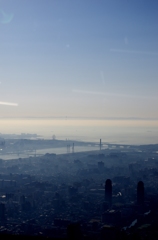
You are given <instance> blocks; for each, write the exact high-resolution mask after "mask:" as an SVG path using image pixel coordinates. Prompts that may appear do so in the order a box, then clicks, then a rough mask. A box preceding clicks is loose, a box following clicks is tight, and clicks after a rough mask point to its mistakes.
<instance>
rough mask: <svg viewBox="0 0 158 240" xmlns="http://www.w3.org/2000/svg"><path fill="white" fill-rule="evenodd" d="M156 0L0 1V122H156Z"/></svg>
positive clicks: (157, 36)
mask: <svg viewBox="0 0 158 240" xmlns="http://www.w3.org/2000/svg"><path fill="white" fill-rule="evenodd" d="M157 23H158V1H157V0H152V1H149V0H119V1H118V0H75V1H74V0H0V112H1V114H0V116H1V117H74V118H77V117H86V118H141V119H143V118H145V119H146V118H148V119H153V118H154V119H155V118H158V111H157V104H158V94H157V89H158V67H157V66H158V24H157Z"/></svg>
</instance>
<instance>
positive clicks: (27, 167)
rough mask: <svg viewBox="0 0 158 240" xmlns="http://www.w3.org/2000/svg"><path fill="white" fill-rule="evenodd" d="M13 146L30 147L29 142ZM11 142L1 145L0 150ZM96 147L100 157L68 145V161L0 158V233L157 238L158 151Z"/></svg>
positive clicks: (63, 157) (61, 156)
mask: <svg viewBox="0 0 158 240" xmlns="http://www.w3.org/2000/svg"><path fill="white" fill-rule="evenodd" d="M14 141H15V139H14ZM31 141H36V140H31ZM40 141H41V147H42V144H43V146H44V147H48V146H46V145H47V144H48V142H49V145H50V143H51V142H52V144H53V142H54V144H59V143H60V145H61V143H62V141H60V140H56V139H53V140H50V141H48V140H40ZM15 142H16V145H18V144H20V146H21V142H23V149H25V148H26V146H27V147H28V140H27V141H25V140H24V139H23V140H22V139H16V141H15ZM25 142H26V143H27V144H25ZM65 142H66V141H63V144H65ZM11 143H13V140H12V141H11V140H10V141H9V142H8V141H7V140H4V139H1V150H2V149H3V151H6V152H7V149H10V147H11V146H10V145H12V144H11ZM66 144H67V143H66ZM70 144H72V142H70ZM84 144H85V143H84ZM100 144H101V142H100ZM100 144H98V150H97V151H87V152H78V153H76V152H75V147H74V145H72V146H73V147H74V149H73V148H72V150H73V151H72V150H71V151H70V152H68V153H66V154H59V155H57V154H49V153H47V154H45V155H42V156H36V155H34V156H30V157H28V158H17V159H11V160H3V159H1V160H0V222H1V223H0V234H1V235H3V236H5V235H6V234H7V235H8V234H9V235H10V236H14V235H16V236H28V237H30V236H34V237H35V236H38V237H39V236H41V237H43V238H46V237H47V238H52V239H54V238H60V239H98V240H100V239H101V240H102V239H133V238H135V237H137V238H138V239H157V237H158V230H157V229H158V228H157V227H158V223H157V217H158V204H157V200H158V181H157V180H158V156H157V154H158V145H140V146H130V145H115V144H113V145H112V144H109V145H107V147H106V148H104V147H103V146H102V145H100Z"/></svg>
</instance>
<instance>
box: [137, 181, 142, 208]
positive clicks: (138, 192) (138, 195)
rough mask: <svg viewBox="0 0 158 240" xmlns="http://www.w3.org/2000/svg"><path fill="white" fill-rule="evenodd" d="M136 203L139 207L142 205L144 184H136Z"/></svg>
mask: <svg viewBox="0 0 158 240" xmlns="http://www.w3.org/2000/svg"><path fill="white" fill-rule="evenodd" d="M137 203H138V204H139V205H143V204H144V183H143V182H142V181H139V182H138V184H137Z"/></svg>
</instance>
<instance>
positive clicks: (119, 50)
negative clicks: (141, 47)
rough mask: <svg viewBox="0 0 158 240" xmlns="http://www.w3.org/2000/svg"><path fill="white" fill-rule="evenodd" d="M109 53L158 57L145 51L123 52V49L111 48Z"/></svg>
mask: <svg viewBox="0 0 158 240" xmlns="http://www.w3.org/2000/svg"><path fill="white" fill-rule="evenodd" d="M110 52H116V53H130V54H144V55H155V56H158V53H157V52H146V51H136V50H124V49H115V48H111V49H110Z"/></svg>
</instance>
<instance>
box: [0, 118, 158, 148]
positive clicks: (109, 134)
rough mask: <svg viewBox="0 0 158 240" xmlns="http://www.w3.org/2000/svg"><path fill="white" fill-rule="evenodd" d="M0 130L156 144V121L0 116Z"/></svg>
mask: <svg viewBox="0 0 158 240" xmlns="http://www.w3.org/2000/svg"><path fill="white" fill-rule="evenodd" d="M0 133H2V134H14V133H15V134H21V133H36V134H39V135H41V136H42V138H46V139H51V138H52V136H53V135H55V136H56V139H63V140H64V139H73V140H83V141H91V142H98V141H99V139H100V138H101V139H102V142H105V143H120V144H154V143H158V121H156V120H150V121H149V120H94V119H92V120H87V119H66V118H65V119H31V118H30V119H0Z"/></svg>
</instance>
